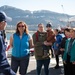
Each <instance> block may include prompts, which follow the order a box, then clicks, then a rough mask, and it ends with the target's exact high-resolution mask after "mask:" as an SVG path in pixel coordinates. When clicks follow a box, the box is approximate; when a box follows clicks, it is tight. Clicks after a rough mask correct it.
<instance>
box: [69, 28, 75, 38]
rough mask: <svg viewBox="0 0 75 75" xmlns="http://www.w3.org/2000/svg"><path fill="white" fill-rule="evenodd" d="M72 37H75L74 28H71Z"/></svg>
mask: <svg viewBox="0 0 75 75" xmlns="http://www.w3.org/2000/svg"><path fill="white" fill-rule="evenodd" d="M70 37H71V38H75V30H73V29H71V30H70Z"/></svg>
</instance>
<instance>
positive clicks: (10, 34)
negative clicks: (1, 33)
mask: <svg viewBox="0 0 75 75" xmlns="http://www.w3.org/2000/svg"><path fill="white" fill-rule="evenodd" d="M29 33H30V34H31V35H33V33H34V31H31V32H29ZM12 35H13V32H12V33H6V37H7V40H9V39H10V36H12Z"/></svg>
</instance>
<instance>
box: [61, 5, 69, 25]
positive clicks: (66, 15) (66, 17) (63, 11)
mask: <svg viewBox="0 0 75 75" xmlns="http://www.w3.org/2000/svg"><path fill="white" fill-rule="evenodd" d="M61 7H62V10H63V13H64V15H65V16H66V18H67V23H68V24H67V26H70V24H69V17H68V15H67V14H66V13H65V9H64V6H63V5H61Z"/></svg>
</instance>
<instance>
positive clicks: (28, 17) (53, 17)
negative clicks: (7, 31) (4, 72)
mask: <svg viewBox="0 0 75 75" xmlns="http://www.w3.org/2000/svg"><path fill="white" fill-rule="evenodd" d="M0 11H5V12H6V14H7V15H9V16H11V17H12V19H13V20H12V22H8V25H12V26H15V25H16V23H17V22H18V21H25V22H26V23H27V24H28V26H31V27H29V29H30V30H35V27H36V26H37V24H38V23H44V25H46V24H47V23H48V22H51V23H52V24H53V27H57V26H58V25H61V26H65V25H66V22H63V21H62V20H67V19H68V18H70V17H71V15H67V14H60V13H56V12H52V11H48V10H39V11H33V12H31V11H29V10H22V9H18V8H15V7H11V6H7V5H5V6H2V7H0Z"/></svg>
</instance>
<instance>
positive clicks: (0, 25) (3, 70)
mask: <svg viewBox="0 0 75 75" xmlns="http://www.w3.org/2000/svg"><path fill="white" fill-rule="evenodd" d="M11 20H12V19H11V18H10V17H8V16H7V15H6V14H5V13H4V12H2V11H1V12H0V75H16V74H15V73H14V72H13V71H12V69H11V68H10V65H9V63H8V61H7V58H6V53H5V51H6V46H5V39H4V37H3V35H2V34H3V33H2V32H3V31H4V30H5V27H6V25H7V21H11Z"/></svg>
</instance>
